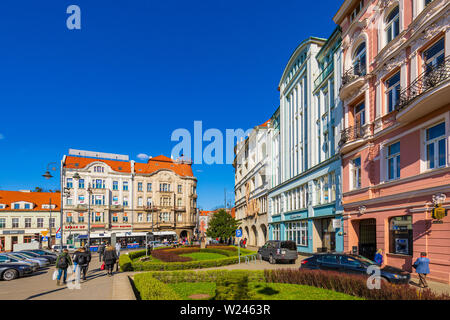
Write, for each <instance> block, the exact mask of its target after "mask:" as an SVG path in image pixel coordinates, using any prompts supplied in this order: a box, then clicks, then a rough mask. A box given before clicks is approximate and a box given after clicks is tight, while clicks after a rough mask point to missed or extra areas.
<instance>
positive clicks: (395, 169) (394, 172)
mask: <svg viewBox="0 0 450 320" xmlns="http://www.w3.org/2000/svg"><path fill="white" fill-rule="evenodd" d="M387 168H388V170H387V178H388V180H394V179H399V178H400V142H396V143H393V144H391V145H390V146H388V147H387Z"/></svg>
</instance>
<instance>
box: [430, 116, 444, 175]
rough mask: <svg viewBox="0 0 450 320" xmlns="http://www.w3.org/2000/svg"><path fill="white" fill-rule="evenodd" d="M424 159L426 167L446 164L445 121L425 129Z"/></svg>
mask: <svg viewBox="0 0 450 320" xmlns="http://www.w3.org/2000/svg"><path fill="white" fill-rule="evenodd" d="M426 161H427V169H434V168H438V167H443V166H445V165H446V162H447V159H446V136H445V122H442V123H440V124H438V125H435V126H434V127H431V128H428V129H427V130H426Z"/></svg>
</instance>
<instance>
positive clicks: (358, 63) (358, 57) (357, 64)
mask: <svg viewBox="0 0 450 320" xmlns="http://www.w3.org/2000/svg"><path fill="white" fill-rule="evenodd" d="M353 69H354V73H355V75H358V76H364V75H365V74H366V43H365V42H363V43H361V44H360V45H359V47H358V48H357V49H356V50H355V53H354V54H353Z"/></svg>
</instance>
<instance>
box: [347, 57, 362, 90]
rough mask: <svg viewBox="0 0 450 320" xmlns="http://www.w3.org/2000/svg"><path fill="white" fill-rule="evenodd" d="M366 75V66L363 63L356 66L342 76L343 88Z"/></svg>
mask: <svg viewBox="0 0 450 320" xmlns="http://www.w3.org/2000/svg"><path fill="white" fill-rule="evenodd" d="M365 75H366V64H363V63H357V64H355V65H354V66H353V67H352V68H350V69H348V70H347V71H345V72H344V75H343V76H342V85H341V88H342V87H343V86H345V85H346V84H349V83H350V82H352V81H353V80H356V79H358V78H359V77H363V76H365Z"/></svg>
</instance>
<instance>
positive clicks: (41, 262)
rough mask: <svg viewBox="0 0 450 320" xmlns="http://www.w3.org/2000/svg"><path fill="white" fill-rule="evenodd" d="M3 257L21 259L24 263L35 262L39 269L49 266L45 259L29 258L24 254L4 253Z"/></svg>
mask: <svg viewBox="0 0 450 320" xmlns="http://www.w3.org/2000/svg"><path fill="white" fill-rule="evenodd" d="M5 255H6V256H8V257H14V258H17V259H23V260H25V261H30V262H36V263H38V264H39V268H45V267H48V266H49V265H50V262H48V260H47V259H44V258H36V257H30V256H28V255H26V254H23V253H19V252H8V253H5Z"/></svg>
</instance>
